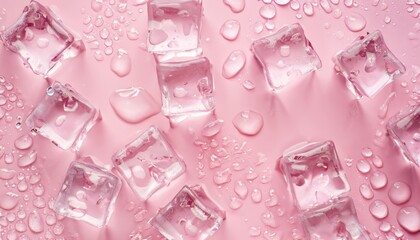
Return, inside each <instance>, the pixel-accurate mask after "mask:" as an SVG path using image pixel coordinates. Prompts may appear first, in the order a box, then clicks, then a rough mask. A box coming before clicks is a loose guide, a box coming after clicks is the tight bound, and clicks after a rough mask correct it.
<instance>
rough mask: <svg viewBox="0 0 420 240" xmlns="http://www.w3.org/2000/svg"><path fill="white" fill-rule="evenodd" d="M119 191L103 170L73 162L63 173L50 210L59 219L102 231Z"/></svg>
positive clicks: (113, 177)
mask: <svg viewBox="0 0 420 240" xmlns="http://www.w3.org/2000/svg"><path fill="white" fill-rule="evenodd" d="M120 188H121V180H120V179H119V178H117V177H116V176H115V175H113V174H112V173H110V172H108V171H107V170H105V169H103V168H100V167H98V166H96V165H93V164H87V163H83V162H79V161H74V162H73V163H72V164H71V165H70V167H69V169H68V171H67V175H66V178H65V180H64V183H63V186H62V187H61V191H60V192H59V194H58V197H57V199H56V201H55V203H54V209H55V211H56V212H57V213H58V214H60V215H63V216H66V217H70V218H74V219H77V220H82V221H85V222H88V223H90V224H92V225H94V226H96V227H103V226H105V225H106V224H107V222H108V220H109V218H110V217H111V215H112V212H113V211H114V204H115V200H116V198H117V196H118V193H119V191H120Z"/></svg>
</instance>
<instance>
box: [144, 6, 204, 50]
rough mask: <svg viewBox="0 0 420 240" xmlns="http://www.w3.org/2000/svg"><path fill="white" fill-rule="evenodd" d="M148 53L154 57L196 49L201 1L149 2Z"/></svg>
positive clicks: (198, 36) (198, 37) (199, 26)
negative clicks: (156, 54)
mask: <svg viewBox="0 0 420 240" xmlns="http://www.w3.org/2000/svg"><path fill="white" fill-rule="evenodd" d="M147 10H148V16H149V36H148V42H147V44H148V49H149V51H150V52H153V53H166V52H170V51H190V50H194V49H197V48H198V47H199V39H200V28H201V15H202V3H201V0H181V1H179V0H150V1H148V4H147Z"/></svg>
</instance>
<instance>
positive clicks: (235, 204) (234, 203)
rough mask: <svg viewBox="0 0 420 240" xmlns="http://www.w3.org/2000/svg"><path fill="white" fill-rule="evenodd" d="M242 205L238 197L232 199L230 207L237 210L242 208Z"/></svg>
mask: <svg viewBox="0 0 420 240" xmlns="http://www.w3.org/2000/svg"><path fill="white" fill-rule="evenodd" d="M242 204H243V203H242V201H241V199H239V198H237V197H232V198H231V199H230V203H229V207H230V208H231V209H233V210H236V209H238V208H240V207H242Z"/></svg>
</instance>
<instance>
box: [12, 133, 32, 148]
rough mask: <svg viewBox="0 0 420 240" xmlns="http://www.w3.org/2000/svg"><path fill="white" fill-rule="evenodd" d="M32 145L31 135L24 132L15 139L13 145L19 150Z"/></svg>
mask: <svg viewBox="0 0 420 240" xmlns="http://www.w3.org/2000/svg"><path fill="white" fill-rule="evenodd" d="M31 146H32V137H31V136H30V135H29V134H24V135H22V136H20V137H18V138H17V139H16V140H15V147H16V148H17V149H20V150H25V149H29V148H30V147H31Z"/></svg>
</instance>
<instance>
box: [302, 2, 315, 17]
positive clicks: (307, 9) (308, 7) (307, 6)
mask: <svg viewBox="0 0 420 240" xmlns="http://www.w3.org/2000/svg"><path fill="white" fill-rule="evenodd" d="M303 12H304V13H305V14H306V15H307V16H312V15H314V7H313V6H312V3H310V2H305V3H304V4H303Z"/></svg>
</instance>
